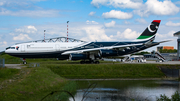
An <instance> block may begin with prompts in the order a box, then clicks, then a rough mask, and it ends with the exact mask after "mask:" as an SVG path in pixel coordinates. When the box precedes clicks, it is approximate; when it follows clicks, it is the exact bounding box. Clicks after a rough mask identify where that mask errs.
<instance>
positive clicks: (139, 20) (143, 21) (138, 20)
mask: <svg viewBox="0 0 180 101" xmlns="http://www.w3.org/2000/svg"><path fill="white" fill-rule="evenodd" d="M136 21H137V22H139V23H142V24H146V23H147V22H146V20H145V19H142V18H141V19H136Z"/></svg>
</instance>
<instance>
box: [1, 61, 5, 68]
mask: <svg viewBox="0 0 180 101" xmlns="http://www.w3.org/2000/svg"><path fill="white" fill-rule="evenodd" d="M4 67H5V59H0V68H4Z"/></svg>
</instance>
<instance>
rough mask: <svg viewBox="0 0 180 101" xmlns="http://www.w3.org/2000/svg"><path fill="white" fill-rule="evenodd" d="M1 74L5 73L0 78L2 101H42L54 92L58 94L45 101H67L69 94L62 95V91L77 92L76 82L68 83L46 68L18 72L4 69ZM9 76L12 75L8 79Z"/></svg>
mask: <svg viewBox="0 0 180 101" xmlns="http://www.w3.org/2000/svg"><path fill="white" fill-rule="evenodd" d="M7 71H8V72H7ZM0 72H1V73H2V72H3V74H2V75H1V76H0V80H1V81H0V82H1V83H0V101H40V100H41V99H42V98H44V97H45V96H46V95H48V94H50V93H51V92H52V91H57V93H55V94H53V95H50V96H48V97H46V98H45V99H44V101H46V100H47V101H49V100H57V99H58V100H63V101H65V100H67V98H68V94H66V93H62V92H61V91H62V90H65V91H68V92H71V93H72V94H73V92H74V91H76V83H75V82H73V81H68V80H66V79H64V78H62V77H60V76H59V75H57V74H55V73H53V72H52V71H51V70H50V69H48V68H45V67H38V68H23V69H21V70H17V71H14V69H7V68H4V69H1V70H0ZM8 74H10V75H9V76H8V77H6V76H7V75H8ZM58 92H59V93H58ZM74 93H75V92H74Z"/></svg>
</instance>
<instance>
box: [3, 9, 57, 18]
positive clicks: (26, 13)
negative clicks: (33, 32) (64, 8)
mask: <svg viewBox="0 0 180 101" xmlns="http://www.w3.org/2000/svg"><path fill="white" fill-rule="evenodd" d="M0 15H9V16H21V17H57V16H60V15H59V11H58V10H34V11H33V10H20V11H10V10H7V9H4V8H2V9H1V11H0Z"/></svg>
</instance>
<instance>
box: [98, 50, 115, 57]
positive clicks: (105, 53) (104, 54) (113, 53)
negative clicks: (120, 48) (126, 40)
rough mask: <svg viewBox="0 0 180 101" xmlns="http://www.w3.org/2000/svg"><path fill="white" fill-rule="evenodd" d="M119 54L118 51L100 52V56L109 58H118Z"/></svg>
mask: <svg viewBox="0 0 180 101" xmlns="http://www.w3.org/2000/svg"><path fill="white" fill-rule="evenodd" d="M117 55H118V52H117V51H116V50H100V51H99V56H100V57H108V56H117Z"/></svg>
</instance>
